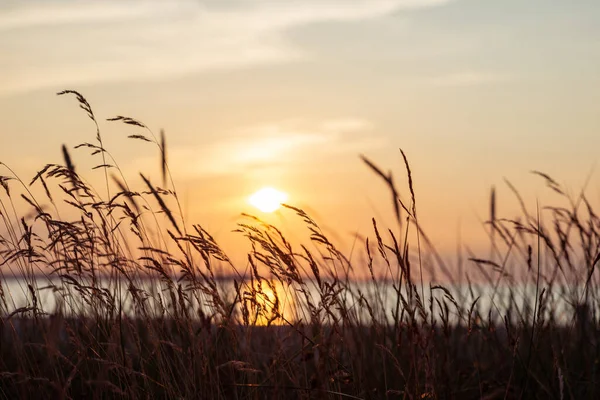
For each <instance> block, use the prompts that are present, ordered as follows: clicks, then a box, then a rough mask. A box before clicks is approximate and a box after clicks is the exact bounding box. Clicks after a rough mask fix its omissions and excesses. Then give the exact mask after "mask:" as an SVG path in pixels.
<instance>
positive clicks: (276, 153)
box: [126, 118, 384, 178]
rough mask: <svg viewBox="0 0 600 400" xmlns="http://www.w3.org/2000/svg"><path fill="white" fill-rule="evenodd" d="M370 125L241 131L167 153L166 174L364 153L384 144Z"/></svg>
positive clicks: (292, 124) (144, 163) (330, 123)
mask: <svg viewBox="0 0 600 400" xmlns="http://www.w3.org/2000/svg"><path fill="white" fill-rule="evenodd" d="M372 130H373V126H372V124H371V123H370V122H369V121H366V120H361V119H356V118H343V119H335V120H326V121H322V122H319V123H306V122H304V121H301V120H295V121H282V122H277V123H271V124H264V125H258V126H251V127H246V128H243V129H239V130H236V131H234V132H230V133H229V134H228V135H226V136H225V137H223V138H222V139H220V140H219V141H217V142H214V143H212V144H208V145H205V144H204V145H201V146H197V147H196V146H191V147H190V146H188V147H172V148H170V149H169V159H170V160H171V161H170V163H171V169H172V170H173V171H174V172H175V175H176V176H179V177H184V178H197V177H199V176H207V175H213V176H214V175H227V174H239V173H251V172H259V173H260V172H261V171H264V170H266V169H270V168H276V169H277V170H285V169H286V168H295V167H297V166H298V165H302V168H306V167H307V166H309V165H311V164H313V163H314V161H315V159H316V158H318V157H326V158H328V159H330V158H331V157H333V156H335V155H339V154H352V155H355V154H356V153H358V152H359V151H364V150H365V149H367V150H368V149H373V148H377V147H381V146H382V145H383V144H384V141H383V139H382V138H381V137H379V136H377V135H374V134H373V132H370V131H372ZM155 166H156V160H155V159H153V158H147V159H145V160H137V159H136V162H135V165H133V164H132V165H130V166H129V167H126V169H127V170H132V169H135V171H130V172H131V173H135V172H136V171H138V170H140V169H142V170H146V169H151V168H153V167H155Z"/></svg>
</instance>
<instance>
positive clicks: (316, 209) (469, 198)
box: [0, 0, 600, 253]
mask: <svg viewBox="0 0 600 400" xmlns="http://www.w3.org/2000/svg"><path fill="white" fill-rule="evenodd" d="M599 21H600V2H598V1H596V0H587V1H586V0H580V1H564V0H560V1H559V0H527V1H523V0H502V1H497V0H454V1H446V0H291V1H285V0H281V1H266V0H238V1H228V0H210V1H201V0H200V1H184V0H179V1H158V0H157V1H146V0H131V1H127V0H125V1H101V2H100V1H74V0H47V1H21V0H19V1H17V0H15V1H10V0H8V1H7V0H3V1H2V2H1V3H0V129H1V131H0V132H1V133H0V135H1V138H2V140H1V141H0V161H2V162H5V163H6V164H8V165H10V166H11V167H12V168H13V169H15V170H16V171H17V172H18V173H19V174H20V175H21V176H22V177H23V178H24V179H25V180H27V181H28V180H29V179H30V178H31V177H32V176H33V175H34V173H35V171H37V170H38V169H40V168H41V167H42V166H43V165H45V164H46V163H49V162H62V153H61V145H62V144H63V143H65V144H67V146H69V147H70V148H72V147H73V146H75V145H77V144H79V143H81V142H83V141H93V140H94V135H95V130H94V127H93V125H92V124H91V122H90V121H89V120H88V119H87V118H86V116H85V113H84V112H82V111H81V110H80V109H78V107H77V104H76V102H75V100H74V99H73V98H63V97H57V96H56V95H55V93H56V92H57V91H60V90H63V89H74V90H77V91H79V92H81V93H82V94H83V95H84V96H86V98H87V99H88V100H89V101H90V103H91V105H92V107H93V109H94V112H95V114H96V116H97V117H98V119H99V120H100V122H101V124H100V128H101V130H102V132H103V135H104V138H105V145H106V147H107V148H108V150H109V151H110V152H111V153H112V154H113V155H114V156H115V158H116V160H117V162H118V163H119V165H120V166H121V168H122V169H123V170H124V172H125V174H126V176H128V177H130V178H131V181H132V182H134V181H135V182H137V181H139V177H138V172H140V171H144V172H151V176H152V177H153V181H155V182H156V183H158V182H159V180H160V179H159V177H160V175H159V173H158V171H159V158H158V154H157V151H156V148H154V147H152V146H150V145H149V144H147V143H143V142H135V141H131V140H130V139H126V136H127V135H128V134H135V133H140V131H139V129H137V128H135V127H126V126H122V125H120V124H115V123H111V122H105V119H106V118H110V117H113V116H115V115H125V116H130V117H134V118H136V119H138V120H141V121H142V122H144V123H145V124H146V125H147V126H149V127H150V128H151V129H153V130H154V132H156V133H158V132H159V131H160V129H161V128H163V129H164V130H165V132H166V135H167V141H168V151H169V159H170V166H171V170H172V172H173V175H174V177H175V182H176V184H177V189H178V191H179V192H180V196H181V198H182V199H183V202H184V206H185V210H186V213H187V214H188V217H189V219H190V220H191V222H194V223H200V224H202V225H204V226H205V227H206V228H207V229H208V230H209V232H213V233H215V235H216V236H217V238H222V240H224V241H227V240H229V239H228V237H229V235H232V234H231V233H230V232H231V230H232V229H234V228H235V223H236V222H237V221H239V218H238V216H239V214H240V213H241V212H253V213H257V214H260V211H258V210H254V209H253V208H251V206H250V205H249V204H248V202H247V198H248V197H249V196H250V195H251V194H252V193H254V192H255V191H257V190H258V189H260V188H262V187H265V186H272V187H275V188H277V189H279V190H282V191H284V192H286V193H287V194H288V195H289V198H288V202H289V203H290V204H292V205H295V206H298V207H301V208H305V209H306V210H307V211H309V213H311V214H312V215H313V216H314V217H315V218H316V219H317V220H318V221H319V222H321V223H322V225H323V226H324V227H325V228H326V229H331V230H333V231H335V234H336V235H337V239H339V240H340V241H345V242H351V238H352V233H353V232H356V231H359V232H361V233H363V234H368V233H369V232H370V231H369V229H370V218H371V217H372V216H375V217H377V218H381V219H382V220H385V219H388V220H389V217H390V216H391V209H392V207H391V204H390V196H389V194H388V192H387V191H386V188H385V186H384V184H383V182H381V181H380V180H379V179H378V178H376V177H375V175H373V173H372V172H371V171H370V170H369V169H368V168H367V167H366V166H365V164H363V163H362V161H361V160H360V158H359V155H360V154H364V155H365V156H367V157H369V158H370V159H371V160H373V161H374V162H375V163H376V164H378V165H380V166H381V167H382V168H384V169H385V170H388V169H391V170H392V171H393V174H394V176H395V177H396V179H397V182H398V185H399V187H401V189H402V190H401V194H402V196H403V198H404V199H406V200H408V199H409V197H410V195H409V193H408V188H407V185H406V171H405V168H404V164H403V162H402V157H401V154H400V152H399V150H398V149H399V148H402V149H403V150H404V151H405V153H406V155H407V156H408V158H409V161H410V163H411V168H412V171H413V178H414V180H415V189H416V194H417V207H418V212H419V217H420V218H421V221H422V224H423V225H424V227H425V229H426V230H427V231H428V232H430V234H431V236H432V238H433V239H434V242H435V243H436V245H437V246H438V247H440V248H442V249H445V250H447V251H448V252H450V253H451V251H452V250H453V249H454V248H455V246H456V241H457V240H458V239H457V238H458V237H459V236H460V237H461V240H463V241H465V242H472V243H473V247H476V243H477V242H478V241H479V242H482V243H485V242H486V239H485V236H484V231H483V228H482V227H481V225H480V220H483V219H485V218H487V213H488V207H489V205H488V204H489V203H488V202H489V200H488V197H489V191H490V187H491V186H492V185H495V186H496V187H497V191H498V196H499V200H498V203H499V207H498V208H499V214H501V215H502V216H507V217H508V216H510V217H512V216H514V214H515V213H516V208H515V204H516V203H515V201H514V200H513V198H512V196H511V194H510V192H509V190H508V188H507V187H506V185H505V184H504V182H503V178H504V177H506V178H507V179H509V180H510V181H511V182H512V183H513V184H515V186H517V187H519V188H520V189H522V191H523V193H524V195H525V197H526V200H527V203H528V205H529V206H530V207H532V209H535V202H536V198H537V199H539V201H540V202H541V203H542V204H545V203H550V202H551V201H552V200H553V199H555V197H554V196H553V195H551V194H550V191H549V190H547V189H546V188H545V187H544V184H543V182H542V181H541V180H540V179H539V178H536V177H534V176H533V175H531V174H530V173H529V171H531V170H534V169H535V170H541V171H544V172H546V173H548V174H550V175H551V176H553V177H554V178H555V179H556V180H557V181H559V182H560V183H562V184H564V185H565V187H567V188H568V189H569V190H570V192H571V193H573V194H575V193H577V191H578V190H580V189H581V186H582V185H583V183H584V181H585V179H586V177H587V176H588V174H589V173H590V171H592V170H593V168H594V166H596V164H597V161H598V159H599V158H600V156H599V154H600V152H599V149H600V73H599V71H600V23H598V22H599ZM72 155H73V158H74V161H75V163H76V164H77V165H80V166H81V168H83V167H84V166H88V167H91V166H93V165H94V164H93V163H91V162H90V161H89V156H88V152H87V151H85V150H72ZM5 174H6V171H0V175H5ZM89 176H91V177H95V178H91V179H96V180H95V181H94V182H99V183H100V185H101V182H102V180H101V175H100V174H99V173H98V172H97V171H96V172H94V173H90V174H89ZM599 178H600V176H599V171H597V169H596V172H595V173H594V175H592V181H591V184H590V186H589V188H588V194H589V195H590V198H591V199H592V200H594V201H597V200H599V199H600V191H599V190H598V189H599V188H600V186H599V185H598V184H597V183H596V182H598V179H599ZM269 218H271V219H272V220H273V221H275V222H278V223H281V224H286V223H288V222H287V221H288V220H289V219H293V218H292V215H291V213H289V212H287V213H285V212H284V213H282V216H281V217H278V216H271V217H269ZM459 232H460V235H458V233H459Z"/></svg>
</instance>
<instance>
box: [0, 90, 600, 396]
mask: <svg viewBox="0 0 600 400" xmlns="http://www.w3.org/2000/svg"><path fill="white" fill-rule="evenodd" d="M59 95H61V96H68V97H71V98H74V99H75V100H76V101H77V102H78V104H79V106H80V107H81V108H82V109H83V112H85V113H86V114H87V116H88V117H89V119H90V123H91V125H90V126H91V132H92V133H91V135H90V141H88V142H84V143H82V144H80V145H79V146H77V147H78V148H83V149H84V150H85V149H87V150H89V152H90V157H91V158H92V159H93V160H95V161H97V164H96V166H95V169H97V170H100V171H102V173H103V175H104V182H103V185H102V187H94V186H92V185H91V184H90V183H89V182H88V181H87V180H86V178H85V172H84V171H82V170H79V168H77V166H76V164H75V163H74V161H73V159H72V157H71V154H70V150H69V149H68V148H67V147H66V146H64V147H63V158H64V162H63V163H62V164H48V165H46V166H44V167H43V168H42V169H40V170H39V172H38V173H37V174H36V175H35V176H34V177H31V178H28V179H22V178H21V177H20V176H19V175H18V173H16V172H15V171H13V170H12V169H11V168H10V166H8V165H5V164H3V163H1V162H0V169H1V172H0V175H1V176H0V184H1V185H2V188H0V191H1V193H0V221H1V222H0V234H1V236H0V317H1V318H0V398H6V399H27V398H34V397H37V398H61V399H62V398H73V399H77V398H141V399H154V398H159V399H167V398H168V399H196V398H197V399H259V398H260V399H262V398H265V399H271V398H286V399H287V398H299V399H300V398H306V399H308V398H323V399H379V398H381V399H388V398H398V399H516V398H519V399H529V398H543V399H549V398H550V399H565V398H566V399H595V398H598V396H600V376H599V371H598V368H599V361H600V353H599V348H598V338H600V323H599V322H598V313H597V310H598V309H599V302H598V300H599V298H598V294H599V293H598V292H599V291H598V274H597V273H596V272H595V268H596V265H597V263H598V261H599V260H600V219H599V218H598V215H597V214H596V213H595V211H594V209H593V206H592V204H591V202H590V201H588V198H587V197H586V195H585V191H583V190H582V191H581V193H579V194H578V195H577V196H575V197H572V196H569V195H568V194H567V193H566V191H565V190H564V189H563V188H562V187H561V186H560V185H559V184H558V183H557V182H556V181H555V180H553V179H552V177H550V176H548V175H546V174H544V173H542V172H535V173H536V174H537V175H539V177H540V179H543V180H544V182H545V183H546V184H547V186H548V190H549V191H552V192H554V193H556V194H558V195H560V196H561V197H562V198H563V200H564V201H563V202H562V203H561V204H560V205H557V206H556V207H544V208H543V209H537V210H536V212H535V213H532V212H530V211H528V208H527V207H526V206H525V203H524V201H523V200H522V199H521V197H520V195H519V192H518V190H517V189H516V188H514V187H513V186H512V185H511V184H510V183H509V182H507V184H508V186H509V188H510V189H511V190H512V191H513V193H514V196H515V198H516V199H517V201H518V202H519V203H520V204H521V211H522V212H521V215H518V216H515V217H514V218H500V217H498V216H497V215H496V197H495V194H494V191H493V190H492V191H491V193H490V203H489V218H488V220H487V221H486V222H485V224H484V226H483V227H482V234H483V235H487V237H488V238H489V242H490V249H491V250H490V252H489V254H487V255H486V256H478V255H476V254H472V255H469V257H467V258H466V259H464V260H462V261H457V262H456V263H457V265H449V264H448V261H447V260H445V259H444V258H443V257H441V256H440V255H438V254H437V253H436V251H435V248H433V246H432V245H431V243H430V241H429V239H428V237H427V235H426V232H425V229H424V228H423V227H421V226H420V225H419V219H418V203H417V201H416V197H417V196H416V194H415V192H414V185H413V182H412V172H411V169H410V162H409V160H408V159H407V157H406V156H405V154H404V152H400V153H399V156H400V157H402V158H403V161H404V165H405V167H406V173H407V176H408V180H407V182H406V183H404V184H401V185H399V186H398V184H397V183H396V182H394V180H393V179H392V177H391V174H390V173H386V172H384V171H383V170H382V169H381V168H380V167H379V166H377V164H376V163H375V162H373V161H372V160H369V159H367V158H365V157H363V158H362V162H364V164H365V168H369V169H370V170H372V172H373V179H377V180H380V181H381V183H382V184H383V185H387V187H388V188H389V192H390V198H391V199H392V203H391V207H392V209H393V211H394V213H393V215H394V218H393V220H391V221H377V220H376V219H373V220H372V225H373V229H372V232H370V233H369V234H368V235H366V236H365V239H364V241H363V242H362V243H360V244H359V245H358V247H360V256H354V257H352V258H350V257H349V256H348V255H346V254H343V253H342V252H341V251H339V250H338V248H337V247H336V245H335V243H333V242H332V241H331V240H330V239H329V238H328V237H327V235H326V234H324V232H323V230H322V229H321V228H320V227H319V224H318V223H317V222H316V221H315V220H314V219H313V218H311V216H310V215H308V214H307V213H305V212H304V211H303V210H301V209H299V208H296V207H294V206H292V205H284V210H283V212H286V213H289V214H290V215H295V216H296V218H299V219H301V220H302V221H303V223H304V225H305V228H306V233H307V240H306V242H305V243H301V244H296V243H291V242H290V241H289V240H288V239H287V238H286V237H285V235H284V234H283V233H282V232H281V230H280V229H279V228H278V227H277V226H274V225H272V224H268V223H266V222H264V221H262V220H260V219H259V218H257V217H253V216H249V215H247V216H245V219H244V221H245V222H243V223H240V224H239V225H238V229H237V234H239V235H242V236H243V237H245V238H246V239H247V241H248V243H249V245H250V249H251V250H250V251H249V252H248V254H247V257H246V262H244V263H241V264H240V263H236V262H234V261H232V259H231V258H230V257H229V256H228V255H227V254H226V253H225V252H224V251H223V249H222V247H221V246H220V245H219V243H217V241H216V240H215V239H214V237H213V236H211V234H210V232H208V231H206V230H205V229H204V228H203V227H202V226H200V225H196V224H193V223H191V222H190V221H184V220H183V217H182V215H184V213H183V212H182V207H181V203H180V199H179V196H178V192H177V190H176V188H175V187H174V184H173V179H172V177H171V174H170V170H169V163H168V149H167V146H166V138H165V136H164V134H163V133H162V132H161V133H159V134H158V135H156V134H155V133H154V132H152V130H151V129H149V128H148V127H146V126H145V125H144V124H143V123H142V122H140V121H137V120H135V119H133V118H130V117H124V116H117V117H114V118H110V119H109V121H110V122H111V123H114V124H117V123H121V124H127V125H130V126H131V128H132V130H133V132H134V133H132V135H131V136H130V137H131V139H132V142H131V143H132V146H135V145H137V141H144V142H149V143H150V144H152V145H155V146H156V148H157V153H158V154H159V156H158V159H157V163H159V164H160V166H161V176H160V184H159V185H158V184H156V183H153V182H152V180H151V178H150V177H149V176H147V175H145V174H143V173H142V174H140V176H139V179H138V181H139V182H136V185H137V186H136V187H142V190H134V189H132V187H131V186H130V183H131V178H128V179H126V177H124V176H123V174H122V173H121V170H120V169H119V166H118V164H117V163H116V162H115V160H113V159H112V156H111V153H110V149H107V148H105V147H104V144H103V140H102V132H101V130H100V128H99V126H100V125H99V120H98V119H97V118H98V117H97V116H96V115H95V114H94V112H93V110H92V107H91V105H90V104H89V103H88V101H87V100H86V99H85V98H84V97H83V96H82V95H81V94H80V93H78V92H75V91H64V92H61V93H59ZM71 100H72V99H71ZM140 132H141V133H140ZM357 162H361V161H360V160H357ZM139 184H141V185H143V186H139ZM34 193H35V194H34ZM565 205H566V206H565ZM411 238H414V239H413V240H412V241H411Z"/></svg>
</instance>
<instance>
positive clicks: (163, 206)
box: [140, 173, 181, 235]
mask: <svg viewBox="0 0 600 400" xmlns="http://www.w3.org/2000/svg"><path fill="white" fill-rule="evenodd" d="M140 176H141V177H142V179H143V180H144V183H145V184H146V186H148V189H150V192H151V193H152V194H153V195H154V198H155V199H156V201H157V202H158V204H159V206H160V209H161V210H162V211H163V212H164V213H165V214H166V215H167V218H169V221H170V222H171V225H173V227H174V228H175V230H176V231H177V233H179V235H181V230H180V229H179V226H178V225H177V221H175V218H174V217H173V214H172V213H171V210H169V208H168V207H167V205H166V204H165V201H164V200H163V199H162V197H160V195H159V194H158V192H157V191H156V189H155V188H154V186H152V184H151V183H150V181H149V180H148V178H146V177H145V176H144V175H143V174H142V173H140Z"/></svg>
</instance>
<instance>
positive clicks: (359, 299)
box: [0, 279, 594, 325]
mask: <svg viewBox="0 0 600 400" xmlns="http://www.w3.org/2000/svg"><path fill="white" fill-rule="evenodd" d="M217 282H218V292H219V295H220V298H221V299H222V300H223V302H224V304H232V303H233V302H234V300H236V297H237V292H236V288H235V284H234V281H233V280H220V281H217ZM34 283H35V286H36V289H35V293H36V300H35V301H36V302H37V305H38V308H39V309H41V310H42V311H43V312H44V313H48V314H52V313H55V312H56V311H57V310H59V309H60V310H62V312H64V313H65V314H79V315H81V314H86V313H88V312H89V311H90V309H92V308H96V307H101V306H102V305H103V304H104V305H105V304H107V303H102V304H100V303H98V302H97V303H95V304H91V302H90V301H89V300H86V299H89V298H109V296H112V297H113V298H114V299H115V302H116V304H118V302H119V299H121V301H122V310H123V312H124V313H125V314H126V315H128V316H131V317H138V316H144V317H146V316H151V317H168V316H173V308H172V306H171V305H172V304H173V300H174V301H175V302H176V303H178V305H180V304H181V299H178V298H177V297H178V296H179V293H181V294H182V296H183V297H184V300H185V304H186V305H187V307H188V308H189V309H190V310H192V311H195V312H198V310H201V311H202V312H203V313H204V314H206V315H212V314H213V313H214V311H215V310H216V309H218V307H217V305H216V303H217V302H216V301H215V299H214V297H213V296H212V295H210V294H208V293H207V292H206V291H203V290H201V289H191V288H190V287H186V284H185V283H181V290H179V286H178V283H176V282H174V283H173V286H171V288H172V289H171V290H170V289H169V286H170V285H168V284H167V283H165V282H161V281H158V280H151V279H146V280H142V281H139V282H136V289H135V290H133V291H132V290H129V288H128V287H127V285H126V284H125V283H124V282H112V281H108V280H105V281H103V280H100V281H98V282H97V286H98V288H99V289H100V291H97V292H95V293H98V296H87V295H85V293H91V292H92V289H91V286H87V288H84V289H85V291H86V292H85V293H84V294H82V290H81V289H78V288H75V287H74V286H71V285H65V284H63V283H61V282H60V280H58V279H56V280H51V281H49V280H48V279H39V280H37V281H36V282H34ZM0 284H1V285H2V290H3V292H4V301H0V313H2V314H10V313H12V312H13V311H15V310H17V309H19V308H23V307H31V306H32V305H33V303H34V299H33V297H32V295H31V290H30V288H29V286H28V284H27V283H26V282H25V281H24V280H20V279H5V280H3V281H0ZM33 286H34V285H32V287H33ZM238 286H239V288H240V289H239V296H240V298H241V301H238V304H237V306H236V308H235V310H234V311H235V312H234V314H235V315H234V316H235V317H236V319H237V320H238V321H239V322H244V321H245V322H247V323H250V324H253V325H267V324H275V325H280V324H286V323H294V322H297V321H299V320H302V321H304V322H308V321H310V319H311V317H310V315H311V314H310V307H309V306H308V304H309V303H311V304H312V306H313V307H315V309H317V310H320V312H322V314H320V315H321V316H322V317H326V315H325V312H324V309H325V307H323V302H329V305H330V306H329V310H333V311H334V313H335V314H337V316H340V315H341V314H342V313H346V314H348V313H349V314H351V316H352V318H353V320H354V321H356V322H357V323H362V324H370V323H371V322H372V317H373V316H375V318H376V319H377V320H378V322H384V321H385V320H386V319H387V320H388V321H391V320H392V317H393V315H394V312H395V310H396V307H397V304H398V301H399V300H398V296H397V293H396V291H395V289H394V287H393V285H392V284H391V283H384V284H378V285H377V286H374V285H373V283H372V282H352V283H349V284H348V288H347V289H344V290H341V291H340V292H339V293H338V294H337V295H336V297H335V298H336V299H338V300H339V303H336V302H335V301H334V300H333V298H332V297H331V296H329V297H328V296H325V297H324V296H323V295H322V292H320V290H319V287H318V285H317V283H316V282H314V281H308V283H307V285H306V288H307V290H306V291H305V292H303V291H301V290H299V288H297V287H296V286H290V285H285V284H282V283H281V282H279V281H277V280H264V279H263V280H262V281H260V282H258V281H246V282H244V283H243V284H242V285H238ZM445 287H446V288H447V290H448V294H447V293H445V292H444V291H443V290H436V288H435V287H433V290H431V289H429V288H426V289H425V303H424V306H425V309H426V310H427V313H428V317H427V318H428V319H430V318H432V317H433V320H435V321H438V322H439V321H440V315H439V314H440V310H441V307H445V306H444V305H443V304H444V301H445V304H447V305H448V310H449V311H450V322H451V323H456V322H458V321H462V322H464V321H466V319H465V317H466V314H467V313H468V312H469V309H470V307H471V306H472V304H473V302H474V301H475V300H476V299H477V298H478V300H477V303H476V308H475V311H477V312H478V314H479V318H480V319H487V318H488V317H489V316H491V317H492V318H493V319H495V320H496V321H497V322H501V321H502V319H503V318H504V316H505V315H507V314H508V315H509V317H510V319H512V320H513V321H516V320H517V319H516V318H517V316H518V315H519V313H523V314H527V315H530V314H532V310H533V308H534V305H535V295H536V287H535V285H532V284H530V285H513V286H507V285H505V286H499V287H498V288H497V290H496V292H495V294H494V291H493V287H492V286H491V285H472V286H471V287H469V286H467V285H448V286H445ZM582 290H583V288H580V287H576V286H571V287H567V286H557V287H555V288H553V289H552V290H548V289H546V290H545V292H544V295H545V301H546V304H545V309H544V314H543V315H544V317H545V318H550V317H552V318H553V319H554V321H555V322H557V323H567V322H570V321H571V318H572V316H573V310H574V307H573V304H575V303H578V302H577V301H574V300H573V299H579V298H581V296H580V294H581V293H582ZM540 292H541V289H540ZM173 293H174V294H175V295H176V297H175V298H174V297H172V296H171V295H172V294H173ZM401 294H402V295H403V296H404V297H405V298H406V291H405V290H402V291H401ZM134 296H137V302H136V301H134ZM451 298H452V299H454V300H455V301H456V304H454V302H453V301H452V300H451ZM365 300H366V301H367V302H368V303H369V307H370V308H371V310H369V307H367V306H366V305H365ZM139 304H143V309H141V307H140V305H139ZM240 304H241V306H240ZM342 305H343V307H342ZM457 306H458V307H457ZM400 308H401V306H400ZM592 308H594V307H592ZM244 310H245V311H246V316H245V318H244ZM342 310H343V311H342ZM190 315H192V316H193V315H198V314H197V313H191V314H190Z"/></svg>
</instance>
